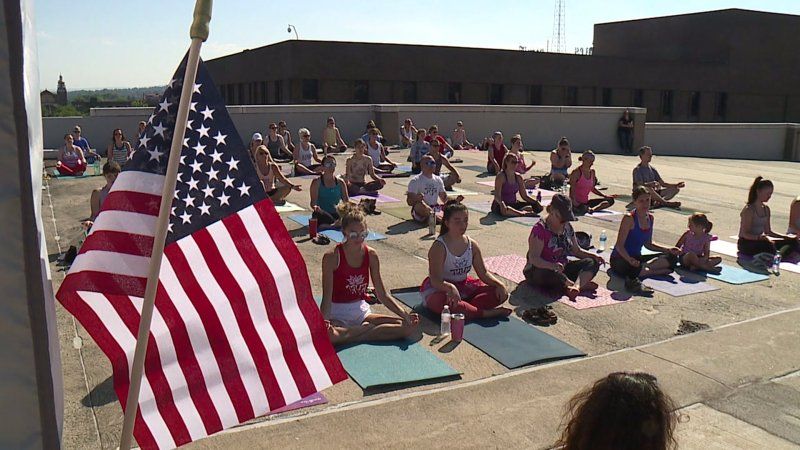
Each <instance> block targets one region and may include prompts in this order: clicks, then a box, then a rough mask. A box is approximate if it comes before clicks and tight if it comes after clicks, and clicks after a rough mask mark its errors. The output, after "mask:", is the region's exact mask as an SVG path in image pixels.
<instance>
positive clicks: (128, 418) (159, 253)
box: [119, 0, 212, 450]
mask: <svg viewBox="0 0 800 450" xmlns="http://www.w3.org/2000/svg"><path fill="white" fill-rule="evenodd" d="M211 5H212V0H196V2H195V5H194V19H193V21H192V27H191V28H190V30H189V35H190V37H191V38H192V43H191V45H190V46H189V57H188V58H187V60H186V72H185V74H184V76H183V85H182V86H181V101H180V104H179V105H178V116H177V118H176V120H175V130H174V132H173V135H172V145H171V147H170V150H169V162H168V164H167V173H166V174H165V175H166V176H165V178H164V188H163V189H162V191H161V207H160V208H159V211H158V221H157V222H156V230H155V237H154V239H153V251H152V254H151V255H152V256H151V257H150V268H149V272H148V275H147V287H146V288H145V291H144V302H143V303H142V314H141V321H140V322H139V333H138V335H137V337H136V351H135V353H134V355H133V365H132V366H131V368H130V371H131V377H130V386H129V387H128V399H127V401H126V402H125V419H124V421H123V423H122V434H121V436H120V442H119V448H120V450H129V449H130V448H131V441H132V440H133V427H134V423H135V422H136V420H135V419H136V412H137V410H138V408H139V390H140V388H141V385H142V373H143V371H144V358H145V353H146V352H147V341H148V339H149V338H150V323H151V321H152V319H153V304H154V303H155V298H156V288H157V287H158V274H159V272H160V271H161V259H162V257H163V255H164V242H165V240H166V237H167V226H168V225H169V216H170V210H171V207H172V199H173V197H174V196H175V182H176V180H177V178H178V163H179V161H180V154H181V150H182V148H183V137H184V135H185V133H186V122H187V120H188V117H189V103H190V101H191V98H192V91H193V87H194V80H195V78H196V76H197V66H198V64H199V62H200V47H201V45H202V44H203V42H205V40H206V39H208V24H209V22H210V21H211Z"/></svg>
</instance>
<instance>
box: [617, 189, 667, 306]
mask: <svg viewBox="0 0 800 450" xmlns="http://www.w3.org/2000/svg"><path fill="white" fill-rule="evenodd" d="M633 203H634V204H635V205H636V209H634V210H633V211H631V213H630V214H627V215H625V216H624V217H623V218H622V223H620V225H619V233H618V234H617V243H616V245H615V246H614V251H612V252H611V269H612V270H613V271H614V272H616V273H617V274H618V275H620V276H623V277H625V288H626V289H627V290H629V291H631V292H634V293H640V294H652V293H653V290H652V289H650V288H649V287H647V286H644V285H642V282H641V279H642V278H647V277H651V276H656V275H666V274H668V273H671V272H672V271H673V270H674V269H675V265H676V264H677V263H678V255H679V254H680V249H678V248H677V247H666V246H663V245H659V244H656V243H654V242H653V215H652V214H650V194H649V192H648V191H647V188H645V187H643V186H637V187H636V188H634V189H633ZM643 247H644V248H647V249H648V250H652V251H655V252H659V253H657V254H651V255H642V248H643Z"/></svg>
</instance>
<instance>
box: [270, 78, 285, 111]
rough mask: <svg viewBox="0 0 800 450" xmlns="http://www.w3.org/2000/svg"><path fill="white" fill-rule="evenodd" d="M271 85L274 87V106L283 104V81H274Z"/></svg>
mask: <svg viewBox="0 0 800 450" xmlns="http://www.w3.org/2000/svg"><path fill="white" fill-rule="evenodd" d="M272 84H273V85H274V86H275V104H276V105H280V104H281V103H283V81H281V80H275V81H273V82H272Z"/></svg>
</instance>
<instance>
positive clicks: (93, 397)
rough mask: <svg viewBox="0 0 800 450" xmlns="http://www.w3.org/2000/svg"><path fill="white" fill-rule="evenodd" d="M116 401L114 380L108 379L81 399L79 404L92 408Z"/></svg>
mask: <svg viewBox="0 0 800 450" xmlns="http://www.w3.org/2000/svg"><path fill="white" fill-rule="evenodd" d="M116 401H117V393H116V392H114V379H113V378H112V377H108V378H106V379H105V381H103V382H102V383H100V384H98V385H97V386H95V387H94V389H92V390H91V392H89V393H88V394H87V395H86V396H85V397H83V398H82V399H81V404H82V405H83V406H86V407H88V408H91V407H93V406H103V405H107V404H109V403H114V402H116Z"/></svg>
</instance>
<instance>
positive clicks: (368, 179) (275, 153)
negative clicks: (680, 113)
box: [57, 117, 800, 343]
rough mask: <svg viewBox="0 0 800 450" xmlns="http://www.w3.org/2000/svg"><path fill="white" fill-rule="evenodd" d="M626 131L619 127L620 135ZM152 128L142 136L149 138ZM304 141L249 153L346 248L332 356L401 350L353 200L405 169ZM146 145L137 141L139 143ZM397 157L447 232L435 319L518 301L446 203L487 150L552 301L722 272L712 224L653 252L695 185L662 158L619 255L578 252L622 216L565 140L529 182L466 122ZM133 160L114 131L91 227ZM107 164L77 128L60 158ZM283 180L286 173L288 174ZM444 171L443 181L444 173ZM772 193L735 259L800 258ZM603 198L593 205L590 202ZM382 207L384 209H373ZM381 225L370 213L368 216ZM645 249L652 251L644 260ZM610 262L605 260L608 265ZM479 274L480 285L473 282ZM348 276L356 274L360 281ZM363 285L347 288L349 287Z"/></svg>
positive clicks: (333, 275) (518, 139)
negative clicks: (477, 141)
mask: <svg viewBox="0 0 800 450" xmlns="http://www.w3.org/2000/svg"><path fill="white" fill-rule="evenodd" d="M626 120H627V119H626V118H625V117H623V120H621V121H620V126H622V125H623V122H625V121H626ZM145 127H146V123H143V122H142V123H140V124H139V129H140V131H142V130H143V129H144V128H145ZM297 137H298V140H297V141H296V142H295V141H293V140H292V133H291V132H290V131H289V128H288V126H287V124H286V122H285V121H280V122H278V123H270V124H269V126H268V131H267V134H266V136H262V134H261V133H259V132H256V133H253V135H252V138H251V139H250V142H249V152H250V156H251V158H252V161H253V163H254V166H255V168H256V172H257V174H258V177H259V178H260V179H261V181H262V183H263V184H264V189H265V191H266V193H267V195H268V196H269V197H270V199H271V200H272V201H273V202H274V203H275V204H276V205H280V204H283V203H284V202H285V201H286V198H287V197H288V196H289V195H291V193H292V192H293V191H298V192H299V191H302V190H303V189H302V187H301V185H300V184H299V183H297V182H294V181H293V176H295V175H297V176H300V175H307V176H313V177H314V179H313V181H312V182H311V186H310V192H309V195H310V206H311V209H312V218H313V219H316V221H317V223H318V225H319V228H320V229H325V228H334V227H335V228H340V229H341V231H342V233H343V235H344V237H345V241H344V243H343V244H339V245H337V246H336V248H335V249H334V250H332V251H331V252H330V253H328V254H326V256H325V258H324V260H323V267H322V270H323V285H324V286H323V287H324V289H323V307H322V311H323V314H324V316H325V318H326V320H328V323H329V332H330V336H331V339H332V340H333V341H334V342H335V343H344V342H352V341H360V340H365V339H368V340H375V339H394V338H396V337H399V336H406V335H408V334H409V333H411V332H413V330H414V328H415V327H416V324H417V322H418V318H417V317H416V316H414V315H410V314H407V313H405V312H403V309H402V308H401V307H400V306H399V305H398V304H397V303H396V302H395V301H394V300H393V299H392V298H391V296H389V295H388V294H386V292H385V289H384V288H383V285H382V281H381V276H380V264H379V260H378V254H377V252H376V251H375V249H373V248H371V247H369V246H367V245H366V243H365V238H366V236H367V234H366V233H367V229H368V227H367V217H366V214H365V211H364V210H363V209H361V208H359V207H358V206H356V205H355V204H354V203H352V202H351V198H352V197H354V196H358V195H364V194H372V195H375V194H376V193H377V192H378V191H380V190H381V189H383V188H384V187H385V186H386V180H385V177H386V176H388V175H389V174H393V172H394V171H396V170H398V167H400V164H399V163H398V162H397V161H394V160H392V159H391V158H390V153H389V149H388V148H387V139H386V138H385V136H384V135H383V133H382V132H381V130H380V129H379V128H378V127H377V126H376V124H375V123H374V122H373V121H369V122H368V123H367V126H366V128H365V130H364V133H363V136H362V137H361V138H358V139H356V140H355V141H354V142H353V143H352V146H351V147H352V149H353V153H352V155H350V156H348V157H347V158H346V160H345V162H344V166H345V167H344V170H343V172H339V173H337V170H336V169H337V158H336V157H335V156H334V155H335V154H338V153H342V152H344V151H345V150H347V148H348V145H347V144H346V143H345V141H344V139H343V138H342V133H341V131H340V130H339V128H337V126H336V121H335V119H334V118H333V117H329V118H328V119H327V121H326V126H325V128H324V130H323V132H322V141H321V144H320V145H319V147H318V146H317V145H315V144H314V143H313V142H312V139H311V138H312V135H311V132H310V131H309V129H308V128H300V129H299V131H298V133H297ZM140 138H141V137H138V138H137V141H138V140H139V139H140ZM399 142H400V144H401V147H405V148H407V149H409V150H408V158H407V161H408V162H409V163H410V170H408V172H410V173H408V175H409V176H411V179H410V180H409V182H408V188H407V191H406V203H407V205H408V206H409V208H410V211H409V218H410V219H411V220H413V221H416V222H419V223H421V224H426V223H431V221H432V220H434V219H435V220H434V221H433V222H432V223H435V224H439V226H440V227H441V231H440V232H439V236H438V237H437V238H436V240H435V241H434V243H433V245H432V246H431V248H430V251H429V254H428V261H429V271H428V272H429V273H428V276H427V277H426V278H425V280H424V281H423V282H422V284H421V287H420V290H421V293H422V295H423V297H424V299H425V301H424V303H425V305H426V306H427V307H428V308H429V309H430V310H431V311H433V312H434V313H439V312H441V310H442V309H443V307H444V306H445V305H447V306H448V307H449V309H450V311H451V312H453V313H463V314H465V316H466V318H467V320H469V319H474V318H478V317H493V316H502V315H508V314H510V312H511V311H510V310H509V309H507V308H504V307H502V306H501V305H502V304H503V303H504V302H505V301H506V299H507V298H508V292H507V290H506V288H505V286H504V284H503V283H502V282H501V281H499V280H498V279H497V278H495V277H494V276H493V275H492V274H491V273H489V272H487V271H486V268H485V265H484V261H483V257H482V254H481V250H480V247H479V245H478V244H477V243H476V242H475V241H474V240H472V239H471V238H469V237H468V236H467V235H466V231H467V227H468V221H469V215H468V214H467V209H466V207H465V206H464V205H463V204H462V203H461V201H462V200H463V197H462V196H449V193H450V192H452V191H454V186H455V185H456V184H458V183H460V182H461V174H460V172H459V170H458V168H457V167H456V165H455V164H454V163H452V162H451V158H452V157H453V155H454V153H455V151H457V150H464V149H476V148H477V149H478V150H481V149H483V150H485V151H486V155H487V157H486V172H487V173H488V174H490V175H493V176H494V192H493V198H492V201H491V208H490V209H491V212H492V213H494V214H496V215H498V216H501V217H528V216H540V215H541V218H540V220H539V221H538V222H536V223H535V225H533V227H532V228H531V232H530V235H529V237H528V251H527V265H526V267H525V270H524V276H525V279H526V281H527V283H529V284H530V285H531V286H535V287H537V288H538V289H542V290H545V291H554V292H563V293H565V294H566V295H567V296H568V297H569V298H571V299H574V298H575V297H576V296H577V295H578V294H579V293H580V292H581V291H587V290H595V289H597V284H596V283H595V282H594V281H593V279H594V277H595V276H596V275H597V273H598V271H599V269H600V267H601V266H602V265H604V264H606V263H608V264H610V268H611V269H612V270H613V271H614V272H615V273H616V274H617V275H619V276H620V277H622V278H624V280H625V287H626V289H627V290H629V291H631V292H634V293H640V294H651V293H652V289H651V288H649V287H647V286H645V285H644V284H643V283H642V280H643V279H645V278H647V277H652V276H658V275H664V274H668V273H670V272H672V271H673V270H674V269H675V268H676V267H677V266H682V267H685V268H687V269H689V270H698V271H706V272H711V271H715V270H719V264H720V262H721V259H720V258H719V257H716V256H712V255H711V252H710V243H711V241H712V240H713V239H714V237H713V236H712V235H711V233H710V232H711V229H712V223H711V221H709V219H708V217H706V216H705V215H704V214H700V213H696V214H693V215H691V216H690V217H689V219H688V223H687V230H686V232H685V233H683V234H682V235H681V237H680V239H679V240H678V241H677V242H676V243H675V245H663V244H659V243H656V242H654V241H653V229H654V226H655V224H654V216H653V214H652V209H654V208H662V207H664V208H680V207H681V203H680V202H678V201H675V200H674V199H675V197H676V196H677V195H678V194H679V193H680V191H681V189H683V188H684V187H685V183H684V182H681V181H678V182H671V183H670V182H667V181H665V180H664V179H663V178H662V177H661V175H660V174H659V172H658V170H656V168H655V167H653V166H652V165H651V161H652V159H653V150H652V149H651V148H650V147H647V146H643V147H641V148H640V149H639V151H638V155H639V160H640V161H639V164H637V165H636V166H635V167H634V168H633V171H632V188H633V190H632V194H631V203H630V204H629V205H628V208H627V209H628V210H629V212H628V213H626V214H624V216H623V217H622V220H621V222H620V226H619V230H618V233H617V238H616V244H615V245H614V246H613V250H612V251H611V253H610V254H609V255H605V256H604V255H601V254H597V253H591V252H587V251H586V250H585V249H584V248H582V247H581V245H580V243H579V239H578V237H577V234H578V233H577V232H576V230H575V229H574V228H573V226H572V225H571V223H572V222H575V221H576V220H578V217H580V216H583V215H592V214H597V213H600V212H603V211H604V210H608V209H609V208H610V207H612V206H613V205H614V204H615V198H616V197H617V196H615V195H608V194H605V193H604V192H603V190H602V188H600V187H599V185H598V176H597V173H596V170H595V168H594V163H595V160H596V158H597V155H595V153H594V152H593V151H591V150H586V151H584V152H582V153H581V155H580V156H579V157H578V158H577V166H575V167H573V162H574V161H573V157H572V149H571V147H570V143H569V140H568V139H567V138H566V137H562V138H560V139H559V140H558V141H557V144H556V146H555V148H554V149H553V150H551V151H550V154H549V160H550V168H549V170H548V171H547V172H546V173H544V174H541V175H539V176H532V175H530V174H531V171H532V169H533V168H534V166H535V164H536V162H535V161H533V160H531V161H530V162H527V161H526V160H525V153H524V150H523V149H524V145H523V141H522V136H521V135H519V134H516V135H514V136H512V137H511V139H510V144H511V147H510V148H509V147H507V146H506V144H505V140H504V136H503V133H502V132H500V131H496V132H494V133H492V135H491V136H490V137H487V138H485V139H483V144H481V145H480V146H478V147H476V146H474V145H473V144H472V143H471V142H470V141H469V140H468V138H467V132H466V130H465V128H464V124H463V122H461V121H459V122H457V124H456V128H455V129H454V130H453V132H452V134H451V137H450V138H449V139H447V138H445V137H443V136H442V135H440V134H439V127H438V126H437V125H432V126H429V127H428V128H425V127H419V128H417V127H415V125H414V123H413V121H412V120H411V118H408V119H405V120H404V122H403V124H402V126H401V127H400V129H399ZM132 151H133V148H132V146H131V144H130V143H129V142H128V141H127V140H126V139H125V136H124V134H123V132H122V130H121V129H115V130H113V132H112V137H111V140H110V142H109V144H108V146H107V149H106V158H107V161H108V162H107V163H106V164H105V165H104V166H103V176H104V177H105V178H106V185H105V186H104V187H102V188H101V189H97V190H95V191H94V192H92V195H91V199H90V205H91V219H92V220H94V218H95V217H96V216H97V214H98V213H99V211H100V207H101V205H102V203H103V200H104V199H105V197H106V196H107V195H108V192H109V190H110V188H111V186H112V184H113V182H114V179H115V178H116V176H117V174H119V172H120V167H121V166H122V165H124V164H125V162H126V161H127V160H128V159H129V158H130V155H131V153H132ZM89 158H93V159H96V160H99V159H100V156H99V155H98V154H97V153H95V152H94V151H93V150H92V149H91V147H90V146H89V142H88V141H87V140H86V138H84V137H82V136H81V128H80V127H79V126H75V127H74V129H73V132H72V133H69V134H66V135H65V136H64V146H63V147H62V148H61V149H60V151H59V161H58V164H57V169H58V170H59V171H60V172H61V173H62V174H74V175H80V174H81V173H82V172H83V171H84V170H86V166H87V160H88V159H89ZM282 167H289V168H290V171H289V173H288V174H287V173H285V172H284V171H283V170H282ZM445 170H446V173H445V172H444V171H445ZM537 187H538V188H539V189H549V190H554V191H556V193H555V194H554V195H553V196H552V200H550V203H549V204H548V205H547V206H546V207H544V206H543V204H542V201H541V199H540V198H538V199H537V198H534V197H533V196H532V194H531V193H530V192H529V190H531V189H535V188H537ZM773 189H774V186H773V184H772V182H771V181H769V180H766V179H763V178H761V177H758V178H756V179H755V181H754V182H753V184H752V186H751V188H750V190H749V194H748V198H747V202H746V205H745V206H744V208H743V209H742V211H741V215H740V216H741V224H740V229H739V239H738V250H739V252H740V256H741V257H742V258H752V259H756V260H759V259H763V260H765V261H766V260H767V259H771V258H772V257H773V256H774V255H776V254H783V255H788V254H791V253H792V252H800V241H798V238H797V234H798V231H800V198H797V199H795V200H794V201H793V202H792V204H791V206H790V223H789V227H788V229H787V232H786V234H782V233H779V232H776V231H774V230H773V228H772V226H771V223H770V209H769V207H768V206H767V202H768V201H769V199H770V197H771V196H772V193H773ZM592 196H594V197H592ZM373 206H374V204H373ZM367 212H373V211H367ZM644 249H647V250H649V252H643V250H644ZM606 259H608V261H606ZM473 269H474V271H475V273H476V274H477V276H478V278H477V279H473V278H470V277H469V276H468V274H469V273H470V272H471V271H472V270H473ZM350 275H353V276H352V277H351V276H350ZM347 279H353V280H354V279H358V280H361V281H359V283H356V284H354V285H350V284H347V283H346V282H345V281H344V280H347ZM369 279H372V283H373V287H374V293H375V296H376V297H377V299H378V300H379V301H381V302H382V303H384V304H386V306H387V307H388V308H389V310H390V311H392V312H394V313H396V315H397V318H392V317H387V316H384V315H377V314H372V313H371V312H370V308H369V304H368V302H367V300H369V298H368V296H367V293H366V289H367V286H368V284H369ZM524 318H525V319H527V320H530V321H532V322H534V323H539V324H548V323H554V322H555V320H556V319H557V318H556V317H555V314H554V313H553V312H552V310H551V309H549V308H546V307H543V308H538V309H532V310H529V311H527V312H526V315H525V316H524Z"/></svg>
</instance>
